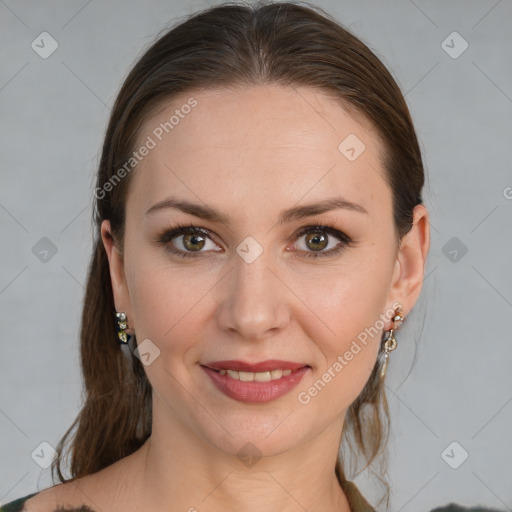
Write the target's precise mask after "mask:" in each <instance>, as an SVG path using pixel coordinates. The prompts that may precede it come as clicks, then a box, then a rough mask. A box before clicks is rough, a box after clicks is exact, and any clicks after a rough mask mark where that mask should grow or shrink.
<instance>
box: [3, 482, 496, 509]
mask: <svg viewBox="0 0 512 512" xmlns="http://www.w3.org/2000/svg"><path fill="white" fill-rule="evenodd" d="M341 488H342V489H343V492H344V493H345V496H346V497H347V500H348V502H349V504H350V510H351V512H376V510H375V509H374V508H373V507H372V506H371V505H370V504H369V503H368V502H367V501H366V500H365V499H364V497H363V495H362V494H361V493H360V492H359V489H358V488H357V487H356V485H355V484H354V482H351V481H350V480H345V481H344V482H342V483H341ZM36 494H38V493H37V492H34V493H32V494H28V495H27V496H24V497H23V498H18V499H17V500H14V501H10V502H9V503H6V504H5V505H1V506H0V512H22V511H23V505H24V504H25V502H26V501H27V500H28V499H29V498H32V496H35V495H36ZM55 512H95V511H94V510H91V509H90V508H89V507H87V506H85V505H82V506H80V507H78V508H64V507H59V508H57V509H56V510H55ZM430 512H504V511H500V510H497V509H490V508H484V507H474V508H466V507H461V506H460V505H457V504H455V503H450V504H449V505H446V506H444V507H440V508H436V509H434V510H431V511H430Z"/></svg>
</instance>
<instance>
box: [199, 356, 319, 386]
mask: <svg viewBox="0 0 512 512" xmlns="http://www.w3.org/2000/svg"><path fill="white" fill-rule="evenodd" d="M201 366H204V367H206V368H209V369H210V370H213V371H215V372H217V373H218V374H219V375H224V376H227V377H230V378H231V379H233V380H240V381H243V382H270V381H272V380H279V379H281V378H282V377H287V376H289V375H291V374H293V373H296V372H298V371H299V370H302V369H304V368H311V366H310V365H308V364H303V363H295V362H290V361H281V360H276V359H273V360H267V361H261V362H259V363H247V362H244V361H235V360H231V361H216V362H210V363H206V364H203V365H201Z"/></svg>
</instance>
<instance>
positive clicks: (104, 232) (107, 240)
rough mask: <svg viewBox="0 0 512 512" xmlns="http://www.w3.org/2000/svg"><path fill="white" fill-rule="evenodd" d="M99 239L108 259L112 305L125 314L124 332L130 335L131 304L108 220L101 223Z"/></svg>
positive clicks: (120, 258) (131, 324)
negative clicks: (126, 324)
mask: <svg viewBox="0 0 512 512" xmlns="http://www.w3.org/2000/svg"><path fill="white" fill-rule="evenodd" d="M101 239H102V241H103V246H104V247H105V251H106V253H107V257H108V264H109V269H110V281H111V284H112V294H113V295H114V305H115V308H116V311H124V312H125V313H126V315H127V319H128V326H129V328H128V329H126V332H127V333H130V334H131V333H132V332H133V330H134V325H133V318H131V303H130V296H129V293H128V287H127V284H126V278H125V272H124V260H123V255H122V254H121V252H120V250H119V249H118V247H117V245H116V242H115V240H114V238H113V235H112V230H111V226H110V221H109V220H104V221H103V222H102V223H101ZM130 320H131V321H130Z"/></svg>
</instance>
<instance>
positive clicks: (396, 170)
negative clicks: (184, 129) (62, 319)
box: [52, 2, 424, 501]
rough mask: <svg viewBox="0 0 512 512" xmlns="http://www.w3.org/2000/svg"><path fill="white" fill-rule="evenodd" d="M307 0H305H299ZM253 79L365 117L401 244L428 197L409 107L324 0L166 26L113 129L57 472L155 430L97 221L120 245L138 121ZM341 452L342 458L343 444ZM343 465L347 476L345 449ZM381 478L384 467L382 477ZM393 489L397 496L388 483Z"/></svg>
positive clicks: (363, 437)
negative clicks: (179, 101) (72, 404)
mask: <svg viewBox="0 0 512 512" xmlns="http://www.w3.org/2000/svg"><path fill="white" fill-rule="evenodd" d="M301 3H305V2H301ZM256 84H280V85H285V86H290V87H295V86H308V87H314V88H317V89H318V90H321V91H322V92H324V93H328V94H330V95H331V96H332V97H333V98H335V99H336V100H337V101H340V102H342V104H343V105H344V106H345V107H347V108H349V109H351V110H352V111H353V112H355V113H358V114H361V115H363V116H365V117H366V118H368V119H369V120H370V121H371V122H372V124H373V126H374V127H375V128H376V130H377V133H378V135H379V136H380V138H381V140H382V141H383V144H382V146H383V148H382V161H383V167H384V169H385V179H386V180H387V183H388V184H389V187H390V189H391V191H392V196H393V216H394V224H395V232H396V235H397V243H398V244H399V242H400V240H401V239H402V237H403V235H405V234H406V233H407V232H408V231H409V230H410V228H411V227H412V216H413V209H414V207H415V206H416V205H417V204H420V203H422V198H421V191H422V187H423V184H424V172H423V164H422V158H421V152H420V148H419V145H418V141H417V137H416V134H415V130H414V127H413V123H412V120H411V117H410V114H409V110H408V108H407V105H406V103H405V100H404V97H403V95H402V93H401V92H400V89H399V87H398V86H397V84H396V82H395V80H394V79H393V78H392V76H391V74H390V73H389V71H388V70H387V69H386V67H385V66H384V65H383V64H382V62H381V61H380V60H379V59H378V57H377V56H376V55H375V54H374V53H373V52H372V51H371V50H370V49H369V48H368V47H367V46H366V45H365V44H364V43H363V42H361V41H360V40H359V39H358V38H356V37H355V36H354V35H352V34H351V33H350V32H348V31H347V30H346V29H344V28H343V27H342V26H341V25H340V24H339V23H338V22H337V21H335V20H334V19H333V18H331V17H330V16H329V15H328V14H326V13H325V12H324V11H323V10H321V9H319V8H317V7H313V6H311V5H309V4H307V5H305V6H304V5H299V4H298V3H270V4H261V3H260V4H259V5H258V6H251V5H245V4H244V5H240V4H239V5H236V4H231V5H230V4H223V5H218V6H216V7H213V8H209V9H206V10H204V11H201V12H199V13H196V14H195V15H191V16H189V17H187V19H186V20H185V21H183V22H181V23H180V24H178V25H177V26H175V27H173V28H172V29H170V30H167V31H166V32H165V33H164V34H163V35H162V36H161V37H159V38H158V39H157V40H156V42H154V43H153V44H152V45H151V46H150V47H149V49H148V50H147V51H146V52H145V53H144V54H143V55H142V57H140V59H139V60H138V61H137V63H136V64H135V66H134V67H133V69H132V70H131V71H130V73H129V74H128V76H127V78H126V79H125V81H124V83H123V85H122V87H121V90H120V92H119V94H118V96H117V99H116V101H115V104H114V107H113V110H112V114H111V116H110V121H109V124H108V127H107V131H106V135H105V140H104V145H103V150H102V154H101V160H100V164H99V169H98V174H97V182H96V191H101V193H95V199H94V207H95V208H94V219H93V222H94V229H95V238H94V241H93V243H94V248H93V253H92V258H91V262H90V266H89V269H88V275H87V283H86V292H85V298H84V304H83V312H82V323H81V331H80V344H81V366H82V372H83V378H84V387H85V391H84V395H85V397H84V405H83V407H82V409H81V411H80V413H79V414H78V416H77V418H76V419H75V421H74V422H73V424H72V425H71V427H70V428H69V429H68V431H67V432H66V433H65V435H64V436H63V438H62V440H61V441H60V443H59V445H58V449H57V452H58V457H57V459H56V461H54V464H53V466H52V472H54V471H55V470H57V472H58V476H59V479H60V481H61V482H65V481H69V480H74V479H76V478H80V477H83V476H85V475H89V474H92V473H95V472H97V471H99V470H101V469H103V468H105V467H106V466H109V465H110V464H113V463H114V462H116V461H117V460H119V459H121V458H123V457H125V456H127V455H129V454H131V453H133V452H134V451H135V450H137V449H138V448H139V447H140V446H141V445H142V444H143V443H144V442H145V441H146V439H147V438H148V437H149V435H150V434H151V420H152V410H151V386H150V383H149V381H148V379H147V377H146V374H145V372H144V369H143V366H142V364H141V363H140V361H139V360H138V359H137V358H136V357H133V356H132V355H131V353H130V351H128V352H127V351H126V350H124V349H120V346H119V344H118V342H117V341H116V339H117V338H116V326H115V322H114V314H115V310H114V301H113V295H112V289H111V281H110V273H109V266H108V259H107V255H106V252H105V249H104V247H103V244H102V241H101V236H100V226H101V222H102V221H103V220H104V219H109V220H110V222H111V227H112V236H113V238H114V239H115V240H116V241H117V242H118V247H119V248H120V249H121V250H122V247H123V235H124V221H125V206H126V197H127V190H128V187H129V184H130V176H131V174H129V173H128V174H127V175H126V177H124V178H123V179H122V180H118V181H119V182H118V183H116V185H115V186H113V187H106V186H105V185H106V184H107V182H109V181H110V183H112V179H113V177H114V178H115V176H114V174H115V172H116V170H118V169H119V168H120V167H121V166H122V165H123V164H124V163H126V162H127V161H129V159H130V157H131V156H132V153H133V151H134V149H135V147H136V142H137V137H138V135H139V129H140V126H141V125H142V123H143V122H144V121H145V120H147V119H148V117H149V115H150V114H151V113H152V112H153V111H154V110H155V109H156V108H158V107H159V106H160V105H162V103H163V102H167V101H169V100H170V99H172V98H173V97H174V96H176V95H177V94H179V93H182V92H187V91H188V92H190V91H192V90H194V89H195V90H199V89H207V88H209V87H232V86H241V87H243V86H247V85H256ZM381 363H382V360H381V357H379V358H378V361H377V363H376V365H375V368H374V369H373V372H372V374H371V376H370V378H369V379H368V381H367V383H366V385H365V387H364V389H363V390H362V391H361V393H360V395H359V396H358V398H357V399H356V400H355V401H354V402H353V403H352V404H351V405H350V407H349V408H348V411H347V415H346V419H345V425H344V428H343V432H342V436H341V439H340V446H341V445H343V443H344V442H346V443H347V444H348V447H349V448H350V449H351V451H352V455H354V456H356V460H357V457H358V456H359V455H363V456H364V459H365V461H366V465H365V466H364V467H363V468H362V469H361V471H362V470H363V469H366V468H367V467H368V468H369V470H370V471H373V469H372V467H371V466H370V464H371V463H372V462H373V461H374V459H376V457H377V456H378V455H382V456H384V457H385V456H386V453H385V448H386V444H387V438H388V431H389V411H388V405H387V401H386V396H385V392H384V388H383V383H382V382H381V381H380V379H379V371H380V366H381ZM74 430H75V432H74V435H73V437H72V439H71V442H70V447H69V449H68V451H67V454H68V455H69V453H71V463H70V472H71V478H69V479H66V478H65V477H64V476H63V475H62V472H61V468H62V464H63V463H64V458H65V454H64V451H65V450H64V447H65V444H66V442H68V438H69V437H70V436H71V434H72V432H73V431H74ZM342 454H343V457H344V456H345V453H344V451H342ZM336 475H337V477H338V479H339V480H340V481H344V480H345V470H344V464H343V463H342V461H341V459H338V462H337V464H336ZM377 476H378V475H377ZM378 478H379V479H380V480H381V482H383V483H384V485H385V486H386V498H387V500H388V501H389V486H388V485H387V483H386V482H385V480H384V479H383V478H381V477H380V476H378Z"/></svg>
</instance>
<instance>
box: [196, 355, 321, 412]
mask: <svg viewBox="0 0 512 512" xmlns="http://www.w3.org/2000/svg"><path fill="white" fill-rule="evenodd" d="M228 362H229V363H230V364H231V363H232V362H231V361H223V362H222V364H223V365H224V364H226V363H228ZM238 362H239V363H240V361H238ZM283 362H284V361H280V362H279V363H281V364H282V363H283ZM216 364H217V365H219V364H220V362H217V363H216ZM244 364H245V367H247V363H244ZM269 364H270V363H269V362H268V361H262V363H259V365H260V366H261V365H264V366H265V365H266V366H268V365H269ZM272 364H274V365H275V362H273V363H272ZM288 364H293V365H295V366H297V365H296V364H295V363H288ZM242 366H243V365H242ZM249 366H251V367H253V368H254V367H255V366H258V365H257V364H256V365H249ZM224 368H225V367H224ZM276 368H281V369H287V368H282V367H279V366H273V368H272V369H276ZM201 369H202V370H203V371H204V372H205V373H206V374H207V375H208V377H210V379H211V381H212V382H213V384H214V385H215V387H216V388H217V389H218V390H219V391H221V392H222V393H224V394H225V395H226V396H228V397H230V398H232V399H233V400H237V401H239V402H244V403H248V404H261V403H265V402H271V401H272V400H276V399H277V398H279V397H281V396H283V395H285V394H286V393H289V392H290V391H291V390H292V389H293V388H295V387H296V386H297V385H298V384H299V382H300V381H301V380H302V378H303V377H304V376H305V375H306V374H307V373H308V372H309V371H310V370H311V367H310V366H304V365H302V366H300V365H299V369H295V371H292V373H290V375H286V376H283V377H281V378H280V379H275V380H271V381H269V382H256V381H252V382H245V381H241V380H235V379H232V378H231V377H229V376H228V375H227V374H226V375H221V374H220V373H219V372H218V371H216V370H213V369H212V368H209V367H208V366H204V365H201ZM228 369H232V370H234V369H235V368H232V367H231V368H230V367H229V366H228ZM289 369H291V368H289ZM238 371H244V370H238ZM245 371H254V370H245ZM260 371H264V370H260Z"/></svg>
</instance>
